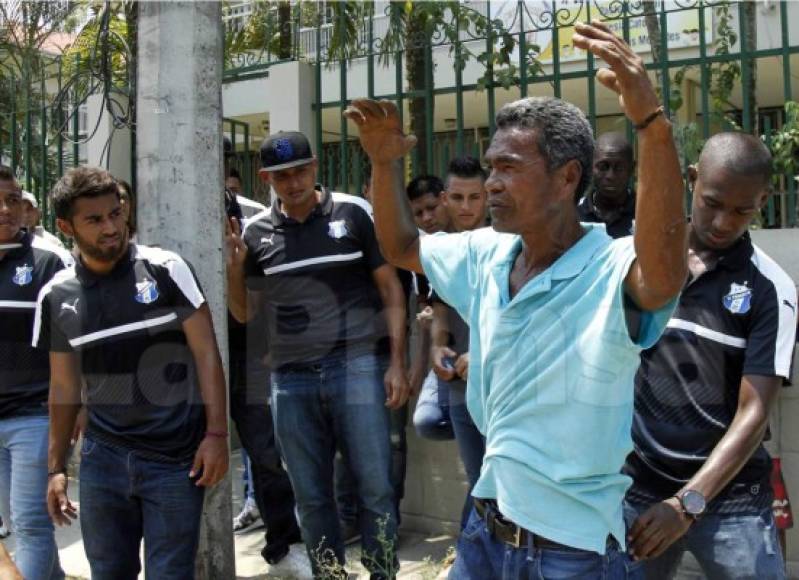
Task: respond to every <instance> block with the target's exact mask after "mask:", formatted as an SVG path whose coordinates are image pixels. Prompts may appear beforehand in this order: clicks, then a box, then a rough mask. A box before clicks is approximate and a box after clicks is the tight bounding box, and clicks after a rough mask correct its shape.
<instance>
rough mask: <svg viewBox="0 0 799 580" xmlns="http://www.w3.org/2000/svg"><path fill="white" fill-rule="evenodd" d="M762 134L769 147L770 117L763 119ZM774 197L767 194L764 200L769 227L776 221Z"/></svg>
mask: <svg viewBox="0 0 799 580" xmlns="http://www.w3.org/2000/svg"><path fill="white" fill-rule="evenodd" d="M763 136H764V137H765V144H766V147H768V148H769V149H771V138H772V137H773V135H772V133H771V117H766V118H765V119H763ZM774 197H775V196H773V195H770V196H768V201H767V202H766V224H767V225H768V226H769V227H773V226H774V224H775V223H776V221H777V208H776V205H775V201H774Z"/></svg>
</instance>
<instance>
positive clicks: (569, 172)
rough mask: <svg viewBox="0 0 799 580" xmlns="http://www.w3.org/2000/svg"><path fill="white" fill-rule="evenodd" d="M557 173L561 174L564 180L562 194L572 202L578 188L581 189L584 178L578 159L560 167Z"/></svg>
mask: <svg viewBox="0 0 799 580" xmlns="http://www.w3.org/2000/svg"><path fill="white" fill-rule="evenodd" d="M556 171H558V172H559V173H560V177H561V179H562V182H561V183H562V185H563V191H562V194H563V195H564V196H565V197H567V198H568V199H570V200H573V199H574V198H575V195H576V192H577V188H578V187H580V179H581V178H582V176H583V168H582V166H581V165H580V162H579V161H577V160H576V159H570V160H569V161H567V162H566V163H564V164H563V165H562V166H561V167H559V168H558V169H557V170H556Z"/></svg>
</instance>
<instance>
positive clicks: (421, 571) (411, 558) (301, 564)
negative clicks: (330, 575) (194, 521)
mask: <svg viewBox="0 0 799 580" xmlns="http://www.w3.org/2000/svg"><path fill="white" fill-rule="evenodd" d="M241 473H242V468H241V458H240V456H239V454H238V453H234V456H233V465H232V476H233V482H234V485H233V487H234V499H233V509H234V513H238V512H237V510H238V509H239V508H240V507H241V492H242V489H241V488H242V486H241ZM79 484H80V482H79V481H77V480H76V479H70V484H69V491H70V494H69V495H70V498H73V502H74V503H76V504H78V502H77V501H75V499H76V498H77V497H78V486H79ZM78 509H80V505H79V504H78ZM231 525H232V522H231ZM234 538H235V549H236V578H237V579H261V578H268V579H278V578H279V579H284V580H294V579H296V580H304V579H307V578H310V577H311V569H310V564H309V562H308V557H307V556H306V554H305V547H304V546H303V545H302V544H295V545H293V546H292V547H291V552H290V553H289V555H288V556H286V558H285V559H283V560H282V561H281V562H280V563H279V564H277V565H276V566H269V565H268V564H267V563H266V562H265V561H264V560H263V558H261V548H262V547H263V545H264V544H263V542H264V529H263V528H256V529H253V530H249V531H247V532H246V533H243V534H236V535H235V536H234ZM56 542H57V544H58V549H59V556H60V558H61V565H62V567H63V568H64V572H66V574H67V577H69V578H72V579H87V580H88V579H89V577H90V574H89V563H88V562H87V561H86V555H85V553H84V551H83V541H82V540H81V534H80V524H79V522H78V521H76V522H74V523H73V524H72V525H71V526H69V527H67V528H58V529H56ZM4 543H5V545H6V548H8V550H9V551H10V552H11V553H12V557H13V551H14V534H12V535H11V536H10V537H9V538H8V539H6V540H4ZM453 545H454V539H453V538H452V537H450V536H441V537H433V538H430V537H425V536H424V535H421V534H416V533H412V532H405V531H403V532H402V533H401V534H400V549H399V558H400V567H401V571H400V574H399V577H400V578H403V579H408V580H411V579H413V580H433V579H434V578H436V576H437V575H438V574H439V573H440V572H441V568H442V566H441V562H442V561H443V559H444V558H445V557H446V555H447V550H448V549H449V548H450V547H451V546H453ZM359 552H360V548H359V547H358V546H351V547H350V548H349V549H348V550H347V562H348V564H347V569H348V571H350V572H351V574H350V578H351V579H356V578H357V579H361V578H368V577H369V576H368V574H367V573H366V570H364V568H363V567H362V566H361V564H360V562H359V558H360V555H359ZM140 577H141V578H144V575H143V574H142V575H141V576H140Z"/></svg>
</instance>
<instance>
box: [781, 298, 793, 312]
mask: <svg viewBox="0 0 799 580" xmlns="http://www.w3.org/2000/svg"><path fill="white" fill-rule="evenodd" d="M782 303H783V304H785V306H787V307H788V308H790V309H791V311H792V312H794V313H795V312H796V307H795V306H794V305H793V304H791V303H790V302H788V301H787V300H783V301H782Z"/></svg>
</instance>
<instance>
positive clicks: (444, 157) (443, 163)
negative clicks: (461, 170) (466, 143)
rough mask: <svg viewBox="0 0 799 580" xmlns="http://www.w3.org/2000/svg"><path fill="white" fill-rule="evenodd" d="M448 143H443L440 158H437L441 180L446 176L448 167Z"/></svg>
mask: <svg viewBox="0 0 799 580" xmlns="http://www.w3.org/2000/svg"><path fill="white" fill-rule="evenodd" d="M449 160H450V156H449V141H445V142H444V145H443V147H442V148H441V156H440V158H439V162H440V164H439V167H440V168H441V169H440V171H439V173H438V174H439V175H440V176H441V178H442V179H444V178H445V177H446V175H447V168H448V167H449Z"/></svg>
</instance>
